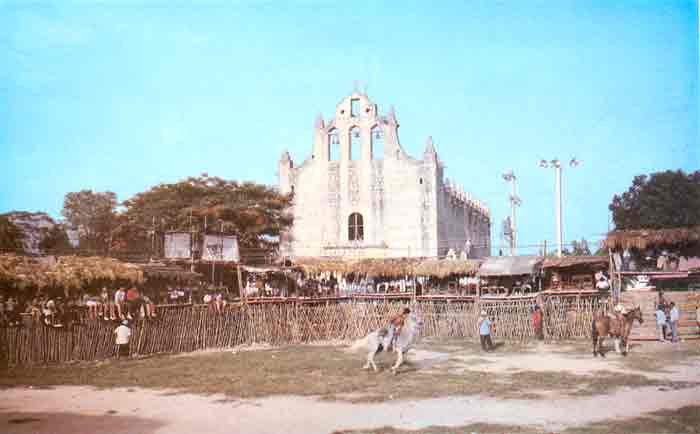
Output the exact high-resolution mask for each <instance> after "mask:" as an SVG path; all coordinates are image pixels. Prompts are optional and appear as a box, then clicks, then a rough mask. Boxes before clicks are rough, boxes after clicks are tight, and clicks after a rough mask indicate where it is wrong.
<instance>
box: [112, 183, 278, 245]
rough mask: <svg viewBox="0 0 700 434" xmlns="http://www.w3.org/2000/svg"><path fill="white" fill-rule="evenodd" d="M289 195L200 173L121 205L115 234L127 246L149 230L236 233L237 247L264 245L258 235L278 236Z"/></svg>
mask: <svg viewBox="0 0 700 434" xmlns="http://www.w3.org/2000/svg"><path fill="white" fill-rule="evenodd" d="M289 204H290V197H289V196H284V195H280V194H279V193H277V191H276V190H274V189H272V188H270V187H267V186H265V185H261V184H256V183H253V182H243V183H239V182H237V181H227V180H224V179H221V178H218V177H209V176H206V175H203V176H200V177H190V178H187V179H185V180H183V181H180V182H177V183H174V184H160V185H157V186H155V187H153V188H151V189H150V190H148V191H145V192H143V193H139V194H137V195H136V196H134V197H132V198H131V199H129V200H126V201H124V203H123V205H124V207H125V209H126V210H125V212H124V214H123V216H121V217H120V219H119V225H118V230H117V233H118V234H119V238H120V239H121V240H123V241H124V242H126V244H128V245H133V244H134V243H137V244H139V243H141V244H142V243H143V242H144V241H145V239H147V237H148V233H149V231H151V230H153V229H155V230H157V231H165V230H179V231H189V230H190V227H191V225H193V226H194V227H195V230H197V231H204V230H205V227H204V224H205V221H206V223H207V225H206V232H207V233H219V231H223V233H224V234H228V235H236V236H237V237H238V240H239V243H240V244H241V246H243V247H260V246H262V245H265V244H267V243H266V241H264V240H263V239H261V238H260V236H261V235H267V236H278V235H279V234H280V231H282V230H284V229H286V228H288V227H289V225H290V224H291V219H290V217H289V216H287V214H286V212H285V210H286V208H287V207H288V206H289Z"/></svg>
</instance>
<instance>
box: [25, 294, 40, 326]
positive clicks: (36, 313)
mask: <svg viewBox="0 0 700 434" xmlns="http://www.w3.org/2000/svg"><path fill="white" fill-rule="evenodd" d="M28 313H29V314H30V315H31V316H32V323H37V322H39V321H41V302H40V301H39V299H38V298H37V297H34V299H33V300H32V302H31V304H30V305H29V309H28Z"/></svg>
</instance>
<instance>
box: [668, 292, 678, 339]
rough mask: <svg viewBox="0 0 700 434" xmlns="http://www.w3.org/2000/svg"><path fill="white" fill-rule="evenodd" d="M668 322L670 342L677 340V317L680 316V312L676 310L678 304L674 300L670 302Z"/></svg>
mask: <svg viewBox="0 0 700 434" xmlns="http://www.w3.org/2000/svg"><path fill="white" fill-rule="evenodd" d="M669 313H670V318H669V319H670V322H671V342H678V319H679V318H680V312H678V306H676V303H675V302H673V301H672V302H671V311H670V312H669Z"/></svg>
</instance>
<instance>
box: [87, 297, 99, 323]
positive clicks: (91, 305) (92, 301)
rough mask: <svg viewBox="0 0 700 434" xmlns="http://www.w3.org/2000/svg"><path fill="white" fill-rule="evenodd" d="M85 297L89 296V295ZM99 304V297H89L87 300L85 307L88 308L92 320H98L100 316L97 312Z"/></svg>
mask: <svg viewBox="0 0 700 434" xmlns="http://www.w3.org/2000/svg"><path fill="white" fill-rule="evenodd" d="M85 295H86V296H87V294H85ZM99 304H100V299H99V297H93V296H87V299H86V300H85V306H87V310H88V316H89V317H90V319H95V318H97V316H98V314H99V312H98V311H97V307H98V306H99Z"/></svg>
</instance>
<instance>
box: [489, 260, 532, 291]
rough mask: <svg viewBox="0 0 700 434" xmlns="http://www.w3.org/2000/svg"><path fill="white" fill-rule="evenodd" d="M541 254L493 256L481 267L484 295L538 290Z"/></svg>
mask: <svg viewBox="0 0 700 434" xmlns="http://www.w3.org/2000/svg"><path fill="white" fill-rule="evenodd" d="M543 260H544V259H543V258H542V257H541V256H491V257H488V258H486V259H484V260H483V263H482V264H481V267H480V268H479V278H480V279H481V288H480V292H481V295H482V296H486V297H488V296H499V297H507V296H517V295H525V294H531V293H535V292H538V291H539V290H540V289H541V288H540V284H541V282H540V272H541V266H542V262H543Z"/></svg>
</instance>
